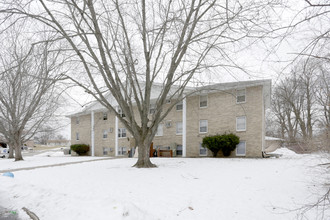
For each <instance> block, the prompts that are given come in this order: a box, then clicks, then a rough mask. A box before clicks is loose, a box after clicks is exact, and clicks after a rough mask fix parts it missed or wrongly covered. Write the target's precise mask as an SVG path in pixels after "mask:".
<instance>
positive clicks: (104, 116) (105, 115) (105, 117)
mask: <svg viewBox="0 0 330 220" xmlns="http://www.w3.org/2000/svg"><path fill="white" fill-rule="evenodd" d="M103 120H104V121H106V120H108V113H106V112H103Z"/></svg>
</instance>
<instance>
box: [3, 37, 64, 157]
mask: <svg viewBox="0 0 330 220" xmlns="http://www.w3.org/2000/svg"><path fill="white" fill-rule="evenodd" d="M21 39H22V38H21V36H20V35H19V34H17V36H16V37H15V38H13V39H9V40H7V41H6V42H5V43H6V44H7V45H4V44H3V45H2V46H3V47H2V49H3V50H2V51H1V55H0V68H1V69H0V73H1V75H0V88H1V93H0V133H1V134H2V135H3V136H4V138H5V140H6V141H7V142H8V144H9V146H10V158H12V157H13V152H14V151H15V161H18V160H23V157H22V154H21V146H22V144H23V143H24V142H25V141H27V140H30V139H31V138H32V136H33V135H34V134H35V133H36V131H37V130H38V129H39V127H40V126H41V125H42V123H43V122H45V121H46V120H47V119H49V118H50V117H51V116H52V114H53V113H54V111H55V110H56V105H57V97H58V96H56V95H55V94H57V93H56V90H55V86H54V85H55V82H56V81H57V80H56V79H55V78H53V77H52V74H53V73H54V72H57V71H58V69H57V68H58V64H57V59H56V58H57V56H58V53H55V54H53V53H52V52H50V51H49V48H50V47H49V45H48V44H39V45H32V46H31V47H30V46H29V44H27V41H24V42H21V41H20V40H21ZM57 77H58V76H57Z"/></svg>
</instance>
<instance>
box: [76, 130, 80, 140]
mask: <svg viewBox="0 0 330 220" xmlns="http://www.w3.org/2000/svg"><path fill="white" fill-rule="evenodd" d="M79 140H80V137H79V132H76V141H79Z"/></svg>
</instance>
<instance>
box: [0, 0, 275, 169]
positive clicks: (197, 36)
mask: <svg viewBox="0 0 330 220" xmlns="http://www.w3.org/2000/svg"><path fill="white" fill-rule="evenodd" d="M276 3H277V1H272V0H268V1H253V2H250V1H239V0H235V1H216V0H182V1H171V0H170V1H145V0H141V1H133V0H132V1H119V0H112V1H104V0H99V1H93V0H81V1H70V0H59V1H45V0H39V1H37V2H35V1H12V2H10V3H9V4H4V7H3V8H4V9H3V10H2V12H4V13H5V15H6V16H18V17H19V18H18V20H19V19H20V18H22V17H25V18H26V17H29V18H33V19H36V20H38V21H40V22H41V23H42V24H45V25H46V26H48V27H49V28H50V29H51V31H53V32H54V31H55V32H56V33H57V34H58V40H64V41H66V43H67V44H68V45H69V46H68V47H67V48H66V50H65V51H66V52H67V53H69V52H68V51H73V53H74V54H75V56H74V57H73V58H72V60H74V61H76V62H80V65H81V66H82V67H83V70H81V72H80V73H79V74H77V75H76V76H75V75H70V78H71V80H72V81H74V82H75V83H76V84H78V85H80V86H81V87H83V88H84V89H85V90H86V91H87V92H88V93H90V94H92V95H93V96H94V97H95V99H96V100H98V101H99V102H100V103H101V104H102V105H104V106H105V107H106V108H107V109H109V110H111V111H113V112H115V114H116V115H117V117H119V119H120V121H121V122H122V123H123V124H124V125H125V127H126V128H127V130H128V131H129V132H130V133H131V134H132V135H133V137H134V139H135V141H136V144H137V146H138V147H139V156H138V161H137V163H136V164H135V166H136V167H155V165H154V164H152V163H151V161H150V159H149V148H150V144H151V142H152V140H153V138H154V135H155V133H156V130H157V127H158V124H159V123H160V122H161V121H162V120H163V119H164V118H165V117H166V115H167V114H168V113H169V112H170V111H171V109H172V108H173V106H175V104H176V103H177V102H179V101H181V100H182V99H183V98H184V97H185V96H186V95H189V94H186V93H185V88H186V86H187V85H188V84H189V83H190V82H191V80H192V79H200V77H202V76H201V75H202V73H204V72H205V71H206V70H207V69H210V68H212V67H222V68H223V70H227V68H236V69H240V68H239V67H238V66H237V65H236V63H235V61H233V59H232V58H231V54H233V53H235V52H236V51H237V50H239V49H240V48H241V42H242V41H243V40H247V41H246V42H245V43H246V44H248V43H250V42H249V39H252V38H253V39H254V40H255V39H257V38H259V37H261V36H264V35H263V34H264V33H265V32H268V31H269V28H270V26H271V25H272V23H273V21H272V20H271V19H270V18H271V17H270V16H268V14H269V13H272V12H273V11H272V10H270V9H271V8H272V6H273V4H276ZM36 9H38V10H36ZM40 9H42V10H40ZM6 18H7V17H6ZM253 39H252V40H251V41H254V40H253ZM71 55H72V54H71ZM82 72H83V73H82ZM82 74H84V75H82ZM84 79H86V81H84ZM157 82H158V83H159V84H157ZM155 85H157V86H158V89H159V95H158V96H157V97H156V98H154V97H153V96H152V94H153V93H154V92H155V91H154V90H153V88H154V87H155ZM109 94H111V96H112V97H114V99H115V101H116V103H118V105H119V107H120V110H121V111H122V112H123V113H124V114H125V116H126V117H125V118H123V117H121V115H120V114H119V113H118V109H116V107H115V106H116V104H114V103H113V102H110V101H109V96H108V95H109ZM168 98H173V102H172V104H171V106H170V108H166V109H165V108H164V104H165V101H166V99H168ZM151 104H152V105H153V106H154V108H155V111H154V113H153V114H152V115H150V114H149V108H150V105H151ZM135 112H137V114H135Z"/></svg>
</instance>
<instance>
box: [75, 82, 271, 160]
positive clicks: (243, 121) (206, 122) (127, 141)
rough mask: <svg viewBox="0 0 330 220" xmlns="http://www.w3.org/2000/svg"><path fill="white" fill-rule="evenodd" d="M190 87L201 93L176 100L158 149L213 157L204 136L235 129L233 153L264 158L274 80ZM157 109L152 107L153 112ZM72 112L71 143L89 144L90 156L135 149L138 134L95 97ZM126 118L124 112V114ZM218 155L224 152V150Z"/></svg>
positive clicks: (157, 142) (155, 142) (158, 137)
mask: <svg viewBox="0 0 330 220" xmlns="http://www.w3.org/2000/svg"><path fill="white" fill-rule="evenodd" d="M159 86H161V85H159ZM188 89H190V90H191V89H195V90H196V91H198V92H196V93H194V94H193V95H190V96H187V97H186V98H185V99H183V101H182V102H179V103H177V104H176V106H175V107H174V108H173V109H172V110H171V112H170V113H169V114H168V115H167V117H166V118H165V120H163V121H162V122H161V123H160V124H159V126H158V129H157V134H156V136H155V138H154V140H153V147H154V148H155V149H156V148H160V149H171V150H172V151H173V156H176V157H203V156H211V155H212V154H211V152H209V151H208V150H207V149H205V148H203V147H202V145H201V143H202V139H203V137H205V136H208V135H215V134H222V133H225V132H227V133H229V132H232V133H235V134H236V135H237V136H239V137H240V143H239V144H238V146H237V148H236V150H235V151H234V152H232V154H231V155H230V157H262V152H263V151H264V148H265V110H266V109H267V108H269V106H270V94H271V80H255V81H241V82H231V83H220V84H214V85H209V86H204V87H199V88H188ZM154 94H155V93H154ZM156 96H157V93H156ZM156 96H155V98H156ZM110 98H111V97H110ZM173 101H176V100H174V99H173V100H170V99H168V100H167V101H166V104H165V105H168V106H170V104H171V103H172V102H173ZM164 108H166V106H164ZM152 112H153V108H152V106H151V107H150V114H152ZM69 117H70V118H71V143H72V144H77V143H83V144H89V145H90V146H91V151H90V155H95V156H118V157H124V156H128V152H129V151H131V153H132V152H134V149H135V141H134V138H133V137H132V136H131V135H130V134H129V133H128V131H127V129H126V128H125V127H124V126H123V125H122V123H121V122H120V120H119V119H118V118H117V117H116V116H115V114H114V113H113V112H111V111H109V110H107V109H105V108H104V107H103V106H102V105H100V103H97V102H94V103H92V104H91V105H90V106H88V107H87V108H85V109H84V110H82V111H80V112H78V113H76V114H72V115H70V116H69ZM122 117H125V116H124V115H123V114H122ZM218 156H222V155H221V153H219V155H218Z"/></svg>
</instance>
